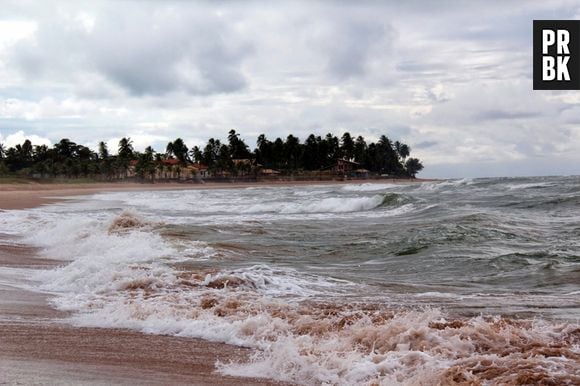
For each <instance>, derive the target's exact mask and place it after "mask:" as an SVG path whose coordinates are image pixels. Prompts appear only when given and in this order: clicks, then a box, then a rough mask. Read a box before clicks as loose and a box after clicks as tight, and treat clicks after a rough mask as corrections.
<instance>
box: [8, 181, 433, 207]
mask: <svg viewBox="0 0 580 386" xmlns="http://www.w3.org/2000/svg"><path fill="white" fill-rule="evenodd" d="M436 181H440V180H431V179H419V178H417V179H415V180H397V179H384V180H383V179H381V180H375V179H372V180H347V181H316V180H312V181H267V182H235V183H230V182H208V183H203V184H188V183H157V184H147V183H134V182H130V183H126V182H118V183H99V182H95V183H80V184H75V183H69V184H67V183H26V184H0V210H6V209H28V208H34V207H37V206H40V205H46V204H51V203H55V202H58V201H62V199H63V198H64V197H71V196H81V195H89V194H96V193H104V192H122V191H152V190H202V189H238V188H251V187H268V186H297V185H305V186H306V185H310V186H314V185H337V184H367V183H369V184H416V183H423V182H436Z"/></svg>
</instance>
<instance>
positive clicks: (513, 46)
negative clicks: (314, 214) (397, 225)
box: [0, 0, 580, 177]
mask: <svg viewBox="0 0 580 386" xmlns="http://www.w3.org/2000/svg"><path fill="white" fill-rule="evenodd" d="M402 3H403V2H399V1H392V2H386V1H385V2H383V1H381V2H379V1H376V2H375V1H368V2H358V1H357V2H351V1H319V2H312V1H305V2H300V1H286V2H284V1H279V2H275V1H274V2H272V1H253V2H252V1H243V2H242V1H239V2H234V1H214V2H207V3H206V2H201V1H200V2H190V1H134V2H133V1H90V2H82V1H40V0H38V1H27V0H15V1H5V0H0V143H4V144H5V145H7V146H12V145H14V144H16V143H21V142H22V141H23V140H24V139H25V138H29V139H31V140H32V142H33V143H34V144H40V143H55V142H57V141H58V140H60V139H61V138H63V137H68V138H71V139H72V140H74V141H76V142H78V143H81V144H85V145H88V146H91V147H93V148H96V144H97V142H98V141H100V140H105V141H107V142H108V143H109V145H110V147H112V148H115V147H116V143H117V142H118V140H119V138H121V137H123V136H130V137H131V138H132V139H133V141H134V143H135V146H136V148H137V149H143V148H144V147H145V146H147V145H150V144H151V145H153V147H154V148H155V149H156V150H158V151H162V150H163V149H164V148H165V145H166V143H167V142H168V141H169V140H173V139H175V138H177V137H182V138H183V139H184V140H185V142H186V143H187V144H188V145H189V146H190V147H191V146H193V145H203V144H204V143H205V142H206V141H207V139H208V138H209V137H212V136H213V137H216V138H222V139H223V138H225V137H226V135H227V132H228V131H229V130H230V129H232V128H233V129H236V130H237V131H238V132H239V133H241V135H242V137H243V138H245V139H246V141H247V142H248V143H249V144H250V145H251V146H252V147H253V146H254V145H255V143H254V141H255V139H256V137H257V136H258V135H259V134H261V133H265V134H266V135H267V137H268V138H270V139H275V138H276V137H277V136H282V137H283V138H284V137H286V136H287V135H288V134H289V133H293V134H295V135H298V136H299V137H300V138H301V139H302V140H304V139H305V137H306V136H307V135H308V134H310V133H315V134H319V135H324V134H326V133H327V132H332V133H334V134H335V135H341V134H342V133H343V132H345V131H349V132H350V133H351V134H352V135H363V136H364V137H365V138H367V140H375V139H376V138H378V137H379V136H380V135H381V134H386V135H387V136H388V137H390V138H391V139H393V140H395V139H398V140H401V141H404V142H405V143H408V144H409V145H410V146H411V149H412V155H413V156H415V157H419V158H421V159H422V160H423V162H424V164H425V166H426V169H425V171H424V172H423V173H422V174H421V176H423V177H464V176H468V177H479V176H514V175H554V174H580V91H568V92H565V91H533V90H532V78H531V77H532V74H531V72H532V59H531V55H532V43H531V42H532V20H534V19H580V2H579V1H550V2H547V1H481V2H476V1H468V2H467V1H437V2H431V1H410V2H406V3H405V5H403V4H402Z"/></svg>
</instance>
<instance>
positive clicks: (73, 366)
mask: <svg viewBox="0 0 580 386" xmlns="http://www.w3.org/2000/svg"><path fill="white" fill-rule="evenodd" d="M36 252H37V251H36V249H35V248H33V247H29V246H24V245H18V244H17V243H15V240H14V239H13V238H11V237H9V236H7V235H1V234H0V384H26V385H29V384H37V385H40V384H42V385H44V384H74V385H78V384H84V385H96V384H98V385H103V384H107V385H113V384H115V385H125V384H126V385H135V384H142V385H167V384H189V385H192V384H195V385H280V384H281V383H277V382H275V381H269V380H265V379H250V378H236V377H229V376H222V375H220V374H218V373H216V372H215V363H216V361H218V360H219V361H221V362H226V363H227V362H228V361H230V360H239V359H240V358H242V359H243V358H245V357H247V356H248V355H249V353H250V350H248V349H244V348H239V347H235V346H230V345H226V344H220V343H211V342H206V341H203V340H199V339H190V338H179V337H171V336H160V335H146V334H142V333H139V332H134V331H130V330H120V329H104V328H103V329H101V328H77V327H74V326H70V325H68V324H67V323H66V317H67V314H66V313H64V312H61V311H58V310H55V309H53V308H52V307H51V306H50V305H49V300H50V295H48V294H43V293H38V292H31V291H28V290H26V289H23V288H22V285H24V286H26V284H28V283H27V282H28V279H27V276H28V275H29V272H30V271H29V270H30V269H48V268H52V267H55V266H57V265H59V264H63V262H61V261H57V260H48V259H41V258H39V257H37V256H36Z"/></svg>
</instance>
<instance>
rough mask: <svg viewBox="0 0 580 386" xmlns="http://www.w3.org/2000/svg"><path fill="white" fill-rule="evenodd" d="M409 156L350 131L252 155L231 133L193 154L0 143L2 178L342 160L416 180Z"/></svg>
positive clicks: (264, 142) (262, 138)
mask: <svg viewBox="0 0 580 386" xmlns="http://www.w3.org/2000/svg"><path fill="white" fill-rule="evenodd" d="M410 155H411V148H410V146H409V145H407V144H405V143H402V142H400V141H394V142H393V141H392V140H391V139H390V138H388V137H387V136H386V135H382V136H380V137H379V139H378V141H377V142H367V141H366V140H365V138H363V137H362V136H358V137H356V138H354V137H352V136H351V134H350V133H349V132H345V133H343V134H342V136H340V138H339V137H337V136H335V135H334V134H332V133H328V134H326V135H325V136H320V135H315V134H310V135H309V136H308V137H306V139H305V141H304V142H301V141H300V139H299V138H298V137H296V136H294V135H293V134H289V135H288V136H287V137H286V138H285V139H282V138H279V137H278V138H275V139H274V140H270V139H268V138H267V136H266V135H265V134H260V135H259V136H258V137H257V140H256V146H255V148H254V150H250V147H249V146H248V145H247V144H246V142H245V141H244V139H242V138H241V136H240V134H238V133H237V132H236V131H235V130H233V129H232V130H230V131H229V133H228V136H227V140H226V141H225V142H222V141H220V139H216V138H210V139H209V140H208V141H207V143H206V144H205V146H203V147H198V146H193V147H192V148H191V149H190V148H188V146H187V145H186V144H185V142H184V141H183V139H181V138H176V139H175V140H174V141H171V142H169V143H168V144H167V146H166V148H165V152H162V153H158V152H156V151H155V150H154V149H153V148H152V147H151V146H148V147H147V148H146V149H145V151H144V152H138V151H136V150H135V149H134V147H133V141H132V140H131V138H129V137H124V138H121V140H120V141H119V143H118V146H117V154H116V155H112V154H110V152H109V149H108V146H107V144H106V143H105V142H104V141H101V142H99V144H98V150H97V152H94V151H92V150H91V149H90V148H88V147H86V146H83V145H79V144H77V143H75V142H73V141H71V140H70V139H68V138H63V139H61V140H60V141H59V142H58V143H56V144H55V145H54V146H52V147H48V146H46V145H40V146H34V145H33V144H32V143H31V142H30V141H29V140H25V141H24V142H23V143H22V144H18V145H16V146H14V147H10V148H6V146H4V145H3V144H1V143H0V173H2V172H4V173H6V172H12V173H15V172H18V173H20V174H28V175H41V176H43V177H50V176H55V177H56V176H66V177H71V178H72V177H79V176H85V177H90V176H93V177H94V176H97V177H102V178H108V179H114V178H124V177H127V175H128V172H129V169H130V168H132V167H134V168H135V173H136V174H137V175H138V176H140V177H143V178H145V177H147V176H153V175H155V173H156V171H163V170H165V169H164V168H168V169H169V168H173V169H171V171H172V172H171V173H169V174H172V173H173V172H175V171H177V174H179V173H180V172H181V171H182V168H183V167H185V166H187V165H190V164H192V163H196V164H203V165H205V166H206V167H207V168H208V170H210V171H211V172H213V173H220V172H221V173H223V172H228V173H232V174H233V175H237V173H238V172H243V173H246V174H247V173H249V172H250V170H255V169H257V168H264V169H275V170H278V171H279V172H280V173H281V174H294V173H297V172H314V171H321V170H325V169H328V168H331V167H332V166H333V165H335V164H336V163H337V161H338V160H346V161H349V162H353V163H355V165H357V169H359V170H366V171H368V172H369V173H374V174H377V175H389V176H398V177H411V178H414V177H415V175H416V174H417V173H419V172H420V171H421V170H422V169H423V164H422V163H421V161H420V160H418V159H417V158H410ZM166 160H175V161H174V164H176V165H175V167H172V166H171V165H170V166H167V163H164V161H166ZM164 165H165V166H164ZM173 174H174V173H173Z"/></svg>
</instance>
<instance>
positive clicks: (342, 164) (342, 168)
mask: <svg viewBox="0 0 580 386" xmlns="http://www.w3.org/2000/svg"><path fill="white" fill-rule="evenodd" d="M327 169H330V171H331V172H332V173H333V174H341V175H347V174H348V175H351V174H353V171H355V170H357V169H361V164H359V163H358V162H354V161H349V160H346V159H337V160H336V163H335V164H334V165H332V166H330V167H328V168H327Z"/></svg>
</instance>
